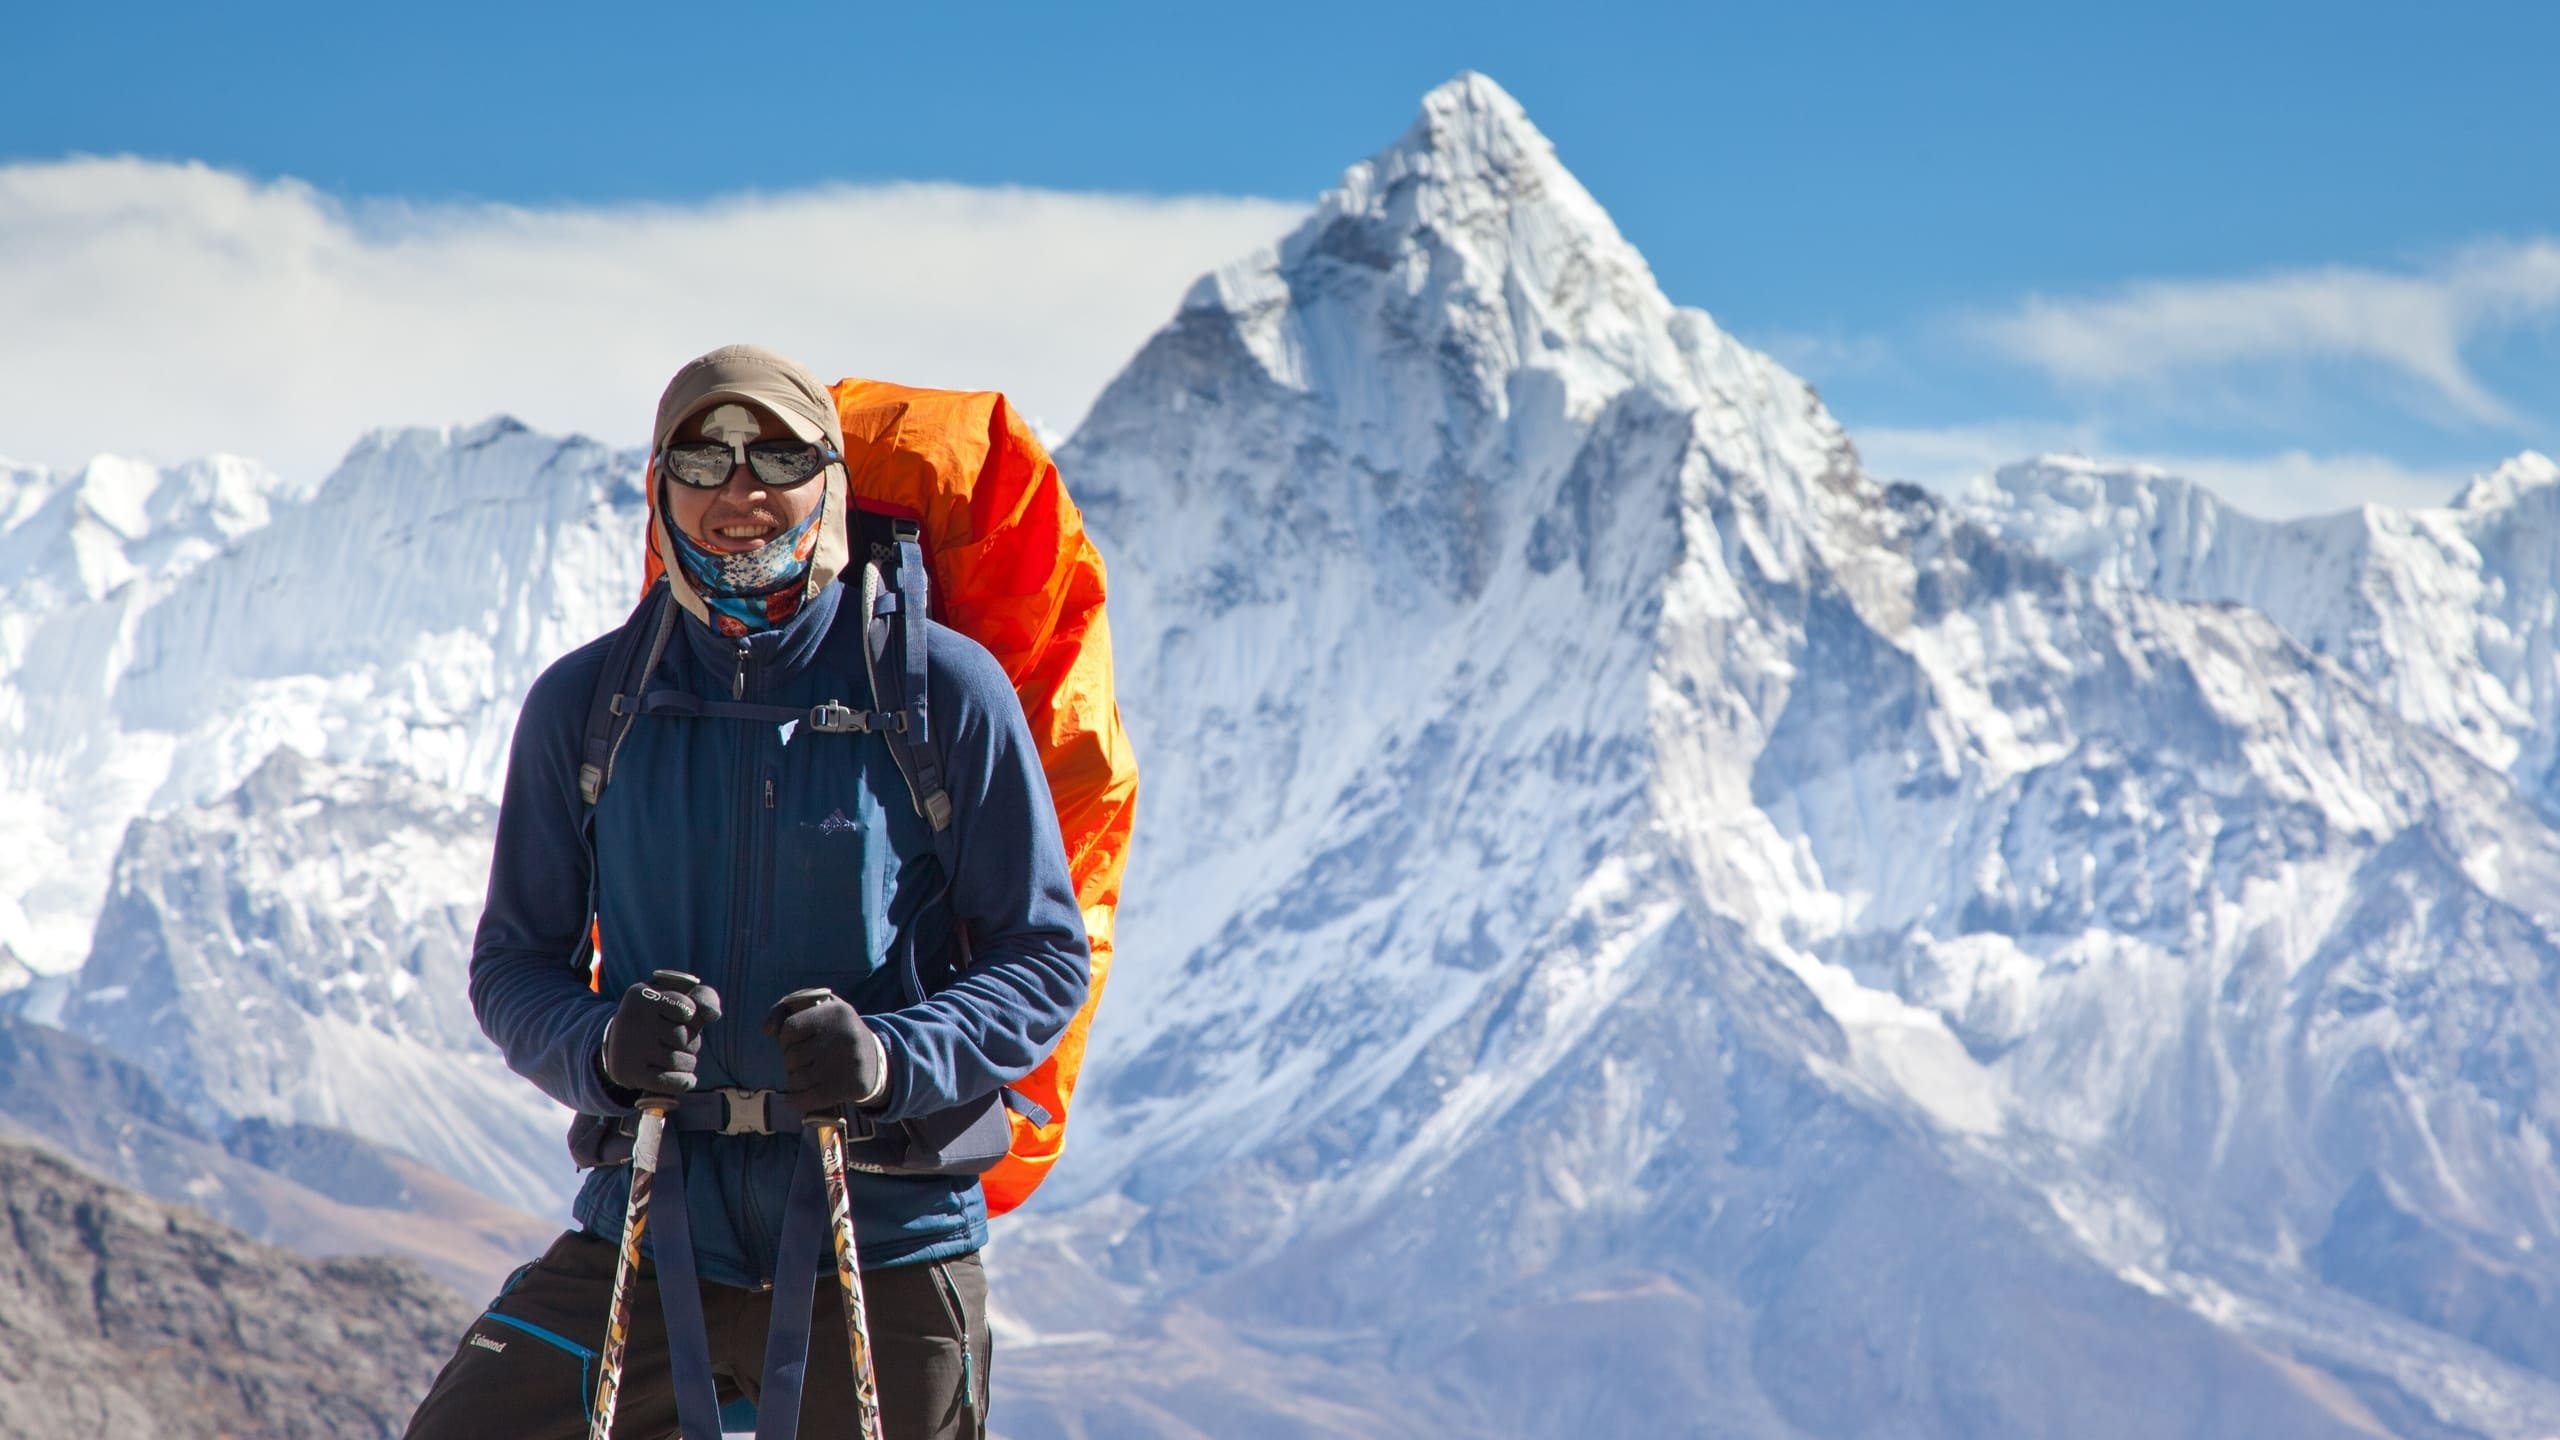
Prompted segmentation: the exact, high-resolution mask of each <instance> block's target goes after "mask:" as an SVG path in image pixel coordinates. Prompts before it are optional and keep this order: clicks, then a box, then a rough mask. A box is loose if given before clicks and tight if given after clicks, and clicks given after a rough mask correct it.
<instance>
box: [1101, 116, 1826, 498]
mask: <svg viewBox="0 0 2560 1440" xmlns="http://www.w3.org/2000/svg"><path fill="white" fill-rule="evenodd" d="M1177 326H1187V327H1189V328H1191V329H1192V330H1194V331H1196V332H1198V341H1199V343H1203V344H1208V343H1214V344H1216V345H1218V346H1219V347H1220V348H1226V349H1240V350H1242V351H1243V352H1244V354H1245V355H1246V356H1248V357H1250V359H1251V360H1252V362H1253V364H1254V367H1255V368H1256V369H1257V370H1258V371H1259V372H1260V373H1261V374H1262V376H1264V377H1265V378H1267V379H1268V380H1269V381H1271V382H1273V383H1275V384H1277V385H1279V386H1281V387H1283V388H1284V389H1286V390H1289V391H1292V392H1295V393H1297V394H1299V395H1301V396H1303V397H1305V398H1306V399H1308V400H1309V401H1312V402H1314V403H1316V404H1318V405H1320V406H1322V407H1324V408H1325V409H1326V410H1327V411H1329V412H1331V413H1330V416H1329V420H1330V422H1331V423H1330V424H1329V427H1328V428H1330V429H1331V430H1332V431H1333V432H1334V433H1335V434H1337V435H1340V436H1341V437H1342V438H1343V440H1344V442H1345V444H1346V445H1347V446H1348V447H1349V448H1350V449H1351V450H1352V452H1353V453H1354V454H1356V455H1357V456H1358V457H1359V458H1360V459H1361V461H1362V462H1363V463H1364V464H1365V465H1366V466H1368V467H1369V468H1372V469H1376V470H1382V471H1412V470H1418V469H1423V468H1427V467H1429V466H1430V465H1432V464H1435V463H1438V462H1440V461H1441V460H1442V459H1443V458H1444V457H1445V456H1446V455H1447V454H1448V453H1449V452H1450V450H1451V448H1452V442H1455V448H1456V449H1457V450H1458V451H1459V452H1460V453H1461V454H1464V455H1466V456H1467V457H1468V458H1469V459H1470V460H1473V459H1475V458H1478V457H1479V456H1482V455H1484V454H1485V453H1487V452H1486V450H1485V448H1484V447H1486V446H1489V445H1491V444H1492V443H1494V437H1495V432H1496V431H1497V430H1498V429H1499V428H1500V427H1502V426H1503V425H1505V424H1506V423H1508V422H1510V421H1511V420H1512V418H1513V412H1514V411H1515V409H1518V410H1523V411H1525V412H1526V414H1527V416H1528V418H1529V428H1530V429H1531V430H1537V429H1539V428H1541V427H1546V426H1548V425H1549V423H1550V422H1552V421H1556V420H1562V421H1566V422H1569V423H1571V424H1579V423H1582V422H1587V421H1588V420H1589V419H1590V418H1591V417H1592V416H1594V415H1596V414H1598V413H1599V411H1600V410H1601V409H1603V408H1604V407H1606V406H1607V405H1608V404H1610V403H1611V402H1612V401H1613V400H1614V399H1615V398H1616V397H1617V396H1619V395H1621V394H1623V393H1624V392H1626V391H1628V390H1630V389H1644V390H1648V391H1651V392H1653V393H1654V394H1655V395H1657V396H1658V397H1660V398H1662V399H1664V400H1665V401H1666V402H1668V403H1670V404H1672V405H1674V406H1680V407H1686V406H1690V405H1694V404H1696V403H1698V402H1699V401H1700V400H1701V399H1702V398H1703V397H1704V396H1705V395H1706V394H1708V393H1709V392H1710V391H1712V390H1714V389H1716V388H1717V387H1718V386H1719V385H1720V384H1725V385H1731V384H1736V383H1738V384H1739V385H1741V386H1742V387H1743V388H1765V387H1766V386H1767V385H1768V384H1769V383H1770V382H1771V379H1772V377H1771V376H1769V375H1767V374H1765V373H1763V372H1762V371H1761V370H1760V368H1759V367H1760V366H1765V363H1766V362H1765V361H1759V359H1758V357H1756V356H1750V355H1749V352H1743V351H1740V348H1739V347H1737V346H1735V345H1733V343H1732V342H1731V341H1730V340H1729V339H1727V338H1726V337H1725V336H1723V335H1722V334H1721V333H1720V332H1718V331H1717V330H1716V328H1715V326H1714V324H1713V322H1712V321H1710V320H1709V319H1708V318H1707V317H1706V316H1705V315H1704V314H1702V313H1699V312H1696V311H1681V310H1675V308H1674V307H1673V306H1672V304H1671V302H1670V301H1669V299H1667V298H1666V297H1665V296H1664V295H1663V293H1662V290H1661V287H1660V286H1659V284H1657V283H1656V281H1655V279H1654V276H1653V272H1652V270H1651V268H1650V267H1648V266H1647V265H1646V264H1645V261H1644V257H1643V256H1641V255H1640V254H1638V253H1637V252H1636V250H1635V248H1634V247H1633V246H1632V245H1630V244H1628V243H1627V241H1626V239H1625V237H1624V236H1622V235H1620V234H1619V233H1618V229H1617V226H1616V225H1615V224H1614V223H1612V222H1611V220H1610V219H1609V216H1608V213H1607V212H1606V211H1604V210H1603V209H1601V207H1600V205H1599V203H1598V202H1597V201H1596V200H1594V199H1593V198H1592V196H1591V194H1590V192H1589V191H1587V190H1585V189H1584V188H1583V187H1582V185H1581V183H1580V182H1579V181H1577V180H1576V179H1575V178H1574V177H1573V175H1572V173H1571V172H1570V171H1568V170H1566V169H1565V167H1564V165H1563V164H1562V163H1561V162H1560V161H1559V160H1558V159H1557V157H1556V153H1555V147H1554V146H1553V145H1552V144H1550V143H1549V142H1548V140H1547V138H1546V137H1545V136H1544V135H1543V134H1541V133H1539V131H1538V129H1537V127H1536V126H1534V125H1532V124H1531V123H1530V122H1529V119H1528V117H1527V115H1526V114H1524V113H1523V112H1522V111H1521V109H1520V106H1519V103H1518V102H1517V101H1515V100H1513V99H1512V98H1511V97H1510V95H1508V94H1507V93H1505V92H1504V91H1503V90H1502V88H1501V87H1500V86H1498V85H1496V84H1494V83H1493V82H1492V81H1491V80H1489V79H1486V78H1485V77H1483V76H1481V75H1473V74H1467V75H1461V76H1459V77H1458V78H1457V79H1455V80H1452V81H1450V82H1449V83H1447V84H1445V85H1443V86H1441V87H1440V88H1439V89H1437V90H1434V91H1433V92H1431V94H1430V95H1429V96H1427V97H1425V99H1424V101H1423V105H1422V109H1421V113H1420V114H1419V116H1418V117H1417V118H1416V119H1415V121H1414V123H1413V125H1412V126H1411V128H1409V129H1408V130H1407V131H1406V133H1405V134H1404V136H1403V137H1402V138H1401V139H1399V140H1397V141H1396V142H1395V143H1394V144H1392V145H1389V146H1388V147H1386V148H1385V149H1383V150H1381V151H1380V152H1379V153H1377V154H1376V155H1373V156H1371V157H1370V158H1369V159H1367V160H1364V161H1362V162H1360V163H1359V164H1356V165H1353V166H1352V167H1350V168H1349V169H1348V170H1346V171H1345V172H1344V173H1343V177H1342V180H1341V183H1340V184H1338V185H1337V186H1336V187H1335V188H1334V189H1332V190H1330V191H1327V192H1326V193H1325V195H1324V196H1323V197H1322V198H1321V199H1320V200H1318V202H1317V204H1316V206H1315V208H1314V210H1313V211H1312V212H1311V213H1310V214H1309V215H1308V217H1307V219H1306V220H1305V221H1304V222H1303V223H1301V224H1300V225H1299V226H1298V228H1297V229H1296V230H1295V231H1293V232H1292V233H1291V234H1289V235H1288V236H1287V237H1285V238H1284V239H1283V240H1282V241H1280V242H1279V243H1278V244H1277V245H1276V246H1273V247H1270V248H1268V249H1265V250H1263V251H1262V252H1260V253H1258V254H1255V255H1253V256H1251V257H1248V258H1247V259H1245V260H1243V261H1241V262H1239V263H1237V264H1234V265H1231V266H1228V267H1226V268H1225V269H1222V270H1220V271H1218V272H1216V273H1214V274H1212V275H1209V276H1207V277H1205V278H1203V279H1202V280H1201V281H1200V282H1199V284H1197V285H1195V286H1194V287H1193V289H1192V291H1191V293H1190V294H1189V296H1188V297H1187V298H1186V299H1185V302H1184V306H1183V312H1182V316H1181V317H1180V318H1179V319H1178V320H1177ZM1782 383H1783V385H1784V386H1785V387H1787V388H1789V389H1792V390H1794V391H1798V392H1801V390H1802V387H1801V386H1800V385H1798V384H1796V382H1794V381H1793V380H1792V377H1783V381H1782ZM1161 398H1164V399H1167V400H1171V399H1172V398H1173V397H1161ZM1108 408H1109V403H1108V397H1107V395H1106V399H1105V401H1103V402H1099V403H1098V404H1097V406H1096V413H1097V414H1101V413H1103V412H1104V411H1105V410H1107V409H1108ZM1799 408H1811V407H1810V406H1809V405H1803V406H1800V407H1799ZM1544 438H1545V439H1547V440H1548V441H1549V442H1552V441H1553V440H1554V439H1555V438H1556V437H1555V436H1554V435H1553V434H1552V433H1549V434H1548V435H1547V436H1545V437H1544ZM1540 439H1541V437H1540V436H1539V435H1535V434H1526V433H1514V434H1512V435H1510V436H1507V437H1504V441H1503V443H1504V444H1505V445H1506V446H1507V447H1508V448H1509V449H1510V450H1511V451H1512V452H1514V453H1517V452H1519V451H1520V450H1521V449H1522V448H1523V447H1524V446H1526V447H1527V448H1529V449H1536V448H1538V445H1539V443H1540Z"/></svg>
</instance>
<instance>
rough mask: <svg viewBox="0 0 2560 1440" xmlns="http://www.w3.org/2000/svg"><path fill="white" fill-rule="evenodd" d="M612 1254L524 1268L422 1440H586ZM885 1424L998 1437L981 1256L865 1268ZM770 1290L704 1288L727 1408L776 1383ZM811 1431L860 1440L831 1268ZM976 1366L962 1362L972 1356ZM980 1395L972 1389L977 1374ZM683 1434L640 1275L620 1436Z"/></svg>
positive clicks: (432, 1402)
mask: <svg viewBox="0 0 2560 1440" xmlns="http://www.w3.org/2000/svg"><path fill="white" fill-rule="evenodd" d="M613 1264H614V1247H613V1246H611V1245H609V1244H607V1243H605V1242H604V1241H602V1240H598V1239H596V1238H595V1237H594V1236H591V1235H588V1234H585V1233H583V1232H580V1231H571V1232H570V1233H568V1234H565V1235H562V1236H561V1237H560V1238H559V1239H557V1240H554V1241H552V1242H551V1248H550V1249H549V1250H547V1251H545V1252H543V1256H542V1258H541V1259H539V1260H536V1261H535V1262H533V1263H532V1264H531V1265H528V1266H526V1267H525V1268H524V1269H522V1270H519V1271H517V1272H516V1274H515V1275H514V1277H513V1278H511V1279H510V1280H509V1281H508V1282H507V1286H506V1288H505V1289H504V1290H501V1291H500V1292H498V1298H497V1299H496V1300H494V1301H492V1302H490V1305H489V1309H488V1311H487V1313H485V1314H483V1315H482V1316H481V1317H480V1318H479V1319H478V1320H476V1321H473V1322H472V1325H471V1328H470V1329H468V1330H466V1331H465V1332H463V1336H462V1343H461V1344H460V1345H459V1346H457V1347H455V1349H454V1352H453V1358H452V1359H451V1360H449V1361H447V1362H445V1367H444V1370H443V1371H442V1372H441V1373H439V1374H438V1375H437V1376H436V1383H435V1386H434V1388H432V1389H430V1390H429V1391H428V1392H427V1398H426V1399H424V1400H422V1401H420V1402H419V1404H418V1413H417V1414H415V1415H413V1416H411V1417H410V1420H409V1432H408V1434H409V1440H583V1437H584V1436H585V1435H586V1433H587V1413H588V1405H589V1404H590V1403H591V1402H592V1401H593V1400H594V1398H595V1388H596V1366H597V1364H598V1363H599V1356H600V1355H601V1354H602V1352H603V1350H604V1331H605V1319H606V1316H605V1312H606V1310H607V1309H608V1308H609V1307H610V1306H611V1305H612V1303H613ZM862 1298H863V1313H864V1316H865V1318H866V1319H867V1320H868V1321H869V1323H870V1329H871V1353H872V1357H873V1358H872V1367H873V1369H874V1370H875V1371H876V1372H877V1374H878V1378H879V1382H880V1418H881V1422H882V1426H883V1429H884V1430H885V1432H886V1434H887V1435H888V1437H889V1440H983V1437H984V1436H985V1434H986V1425H987V1366H988V1365H989V1363H990V1362H991V1361H992V1360H993V1359H994V1344H993V1342H992V1341H991V1340H990V1339H989V1337H988V1335H987V1275H986V1270H985V1268H984V1267H983V1266H982V1265H980V1264H979V1262H978V1257H977V1256H975V1255H964V1256H961V1257H960V1258H958V1259H955V1260H943V1261H936V1262H932V1263H928V1264H921V1265H896V1266H891V1267H889V1268H887V1269H884V1270H865V1271H863V1272H862ZM772 1301H773V1297H772V1295H771V1293H770V1292H766V1291H755V1290H739V1289H734V1288H732V1287H730V1286H726V1285H705V1286H703V1287H702V1317H703V1320H704V1322H705V1325H706V1327H707V1328H708V1329H709V1331H710V1332H711V1368H712V1373H713V1375H714V1376H715V1377H716V1378H717V1379H718V1380H719V1381H720V1382H721V1384H720V1389H721V1394H722V1396H723V1398H724V1399H725V1398H727V1397H728V1396H729V1395H730V1394H731V1393H732V1392H733V1391H734V1392H736V1393H740V1394H743V1395H744V1396H745V1397H746V1398H747V1399H749V1400H753V1399H755V1398H756V1395H757V1393H758V1392H759V1391H760V1390H761V1389H762V1388H763V1384H764V1339H765V1325H766V1321H767V1319H768V1317H769V1314H770V1312H771V1310H772ZM813 1303H814V1307H815V1308H814V1309H813V1311H812V1319H811V1322H810V1327H809V1367H808V1376H807V1380H806V1384H805V1389H804V1392H803V1395H802V1399H801V1403H800V1433H801V1434H802V1435H803V1436H809V1437H813V1440H814V1437H819V1436H824V1437H828V1440H836V1437H842V1436H850V1435H854V1434H856V1433H857V1430H856V1423H857V1422H856V1419H855V1415H856V1412H855V1409H854V1403H853V1360H852V1356H851V1354H850V1353H849V1351H848V1349H847V1347H846V1344H845V1322H844V1303H843V1298H842V1297H841V1296H840V1295H839V1294H838V1293H837V1287H836V1283H835V1279H834V1276H833V1274H832V1272H830V1273H829V1274H826V1275H821V1276H820V1277H818V1293H817V1299H816V1300H815V1301H814V1302H813ZM964 1355H965V1356H967V1357H968V1358H967V1361H966V1363H965V1364H964V1362H963V1358H962V1357H963V1356H964ZM964 1376H965V1378H966V1382H967V1383H966V1384H965V1385H964V1384H963V1378H964ZM675 1433H676V1397H675V1383H674V1380H673V1377H672V1375H671V1373H670V1371H669V1368H668V1364H667V1328H666V1321H665V1319H664V1318H663V1317H662V1315H661V1313H660V1311H659V1308H658V1283H657V1275H656V1273H655V1272H654V1270H653V1269H652V1267H650V1266H649V1265H647V1264H646V1263H643V1264H642V1266H641V1268H640V1273H639V1274H638V1275H636V1276H634V1277H633V1283H632V1303H631V1339H630V1342H629V1344H628V1345H627V1346H626V1348H625V1349H624V1351H623V1361H622V1394H621V1398H620V1400H619V1401H618V1402H617V1403H616V1405H615V1408H614V1419H613V1434H614V1437H615V1440H660V1437H666V1436H673V1435H674V1434H675Z"/></svg>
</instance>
